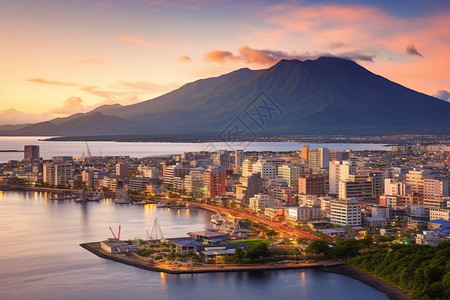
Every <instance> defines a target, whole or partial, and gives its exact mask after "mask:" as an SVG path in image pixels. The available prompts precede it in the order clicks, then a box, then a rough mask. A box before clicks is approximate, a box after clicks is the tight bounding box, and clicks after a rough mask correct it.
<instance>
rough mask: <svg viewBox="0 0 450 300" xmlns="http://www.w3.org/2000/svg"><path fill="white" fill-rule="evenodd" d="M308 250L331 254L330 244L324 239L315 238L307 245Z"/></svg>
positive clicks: (325, 254)
mask: <svg viewBox="0 0 450 300" xmlns="http://www.w3.org/2000/svg"><path fill="white" fill-rule="evenodd" d="M306 252H307V253H310V254H314V255H320V254H323V255H324V256H329V255H330V254H331V249H330V245H328V243H327V242H326V241H324V240H314V241H312V242H311V244H309V245H308V247H306Z"/></svg>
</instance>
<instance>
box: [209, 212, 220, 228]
mask: <svg viewBox="0 0 450 300" xmlns="http://www.w3.org/2000/svg"><path fill="white" fill-rule="evenodd" d="M210 222H211V223H213V224H215V225H222V223H223V218H222V216H221V215H220V214H219V213H217V214H215V215H212V216H211V219H210Z"/></svg>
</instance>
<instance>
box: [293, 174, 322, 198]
mask: <svg viewBox="0 0 450 300" xmlns="http://www.w3.org/2000/svg"><path fill="white" fill-rule="evenodd" d="M298 193H299V194H307V195H318V196H322V195H325V178H324V177H300V178H299V179H298Z"/></svg>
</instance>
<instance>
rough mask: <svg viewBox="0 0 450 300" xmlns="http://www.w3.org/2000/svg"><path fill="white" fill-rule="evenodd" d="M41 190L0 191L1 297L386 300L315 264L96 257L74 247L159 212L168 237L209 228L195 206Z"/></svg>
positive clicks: (144, 224)
mask: <svg viewBox="0 0 450 300" xmlns="http://www.w3.org/2000/svg"><path fill="white" fill-rule="evenodd" d="M48 196H49V195H48V194H47V193H45V192H29V191H3V192H0V237H1V241H2V243H1V246H0V299H5V300H19V299H23V300H29V299H49V300H50V299H55V300H56V299H58V300H60V299H65V300H71V299H74V300H75V299H108V300H123V299H127V300H134V299H136V300H137V299H158V300H166V299H167V300H169V299H170V300H179V299H200V300H201V299H217V300H222V299H223V300H225V299H226V300H229V299H248V300H250V299H261V300H263V299H270V300H272V299H280V300H281V299H283V300H284V299H304V300H306V299H307V300H329V299H333V300H336V299H337V300H339V299H343V300H344V299H345V300H352V299H355V300H356V299H357V300H359V299H365V300H384V299H388V297H387V295H386V294H383V293H382V292H380V291H378V290H376V289H374V288H372V287H370V286H368V285H366V284H364V283H362V282H360V281H357V280H354V279H351V278H348V277H346V276H343V275H339V274H333V273H327V272H323V271H321V270H315V269H298V270H279V271H251V272H249V271H247V272H232V273H204V274H189V275H186V274H184V275H173V274H165V273H160V272H152V271H148V270H142V269H138V268H135V267H132V266H128V265H123V264H121V263H118V262H114V261H110V260H106V259H102V258H99V257H97V256H95V255H94V254H92V253H90V252H88V251H86V250H84V249H83V248H81V247H80V246H79V244H80V243H85V242H94V241H100V240H103V239H106V238H108V237H112V233H111V231H110V229H109V227H111V228H112V229H113V230H114V231H115V233H117V231H118V227H119V225H121V229H122V230H121V238H122V239H133V238H135V237H140V238H144V239H145V238H146V237H147V230H148V231H150V232H151V228H152V225H153V223H154V220H155V219H158V222H159V224H160V227H161V230H162V233H163V235H164V236H165V237H181V236H187V235H186V234H187V232H189V231H199V230H203V229H204V228H207V227H210V226H211V224H210V223H209V219H210V216H211V213H210V212H207V211H204V210H201V209H198V208H190V209H174V208H157V207H156V205H154V204H148V205H117V204H114V202H113V200H111V199H104V200H102V201H100V202H89V203H78V202H74V201H71V200H65V201H55V200H48Z"/></svg>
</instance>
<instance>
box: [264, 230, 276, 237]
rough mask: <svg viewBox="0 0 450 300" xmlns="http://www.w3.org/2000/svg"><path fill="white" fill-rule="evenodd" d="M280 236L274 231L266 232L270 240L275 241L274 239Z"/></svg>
mask: <svg viewBox="0 0 450 300" xmlns="http://www.w3.org/2000/svg"><path fill="white" fill-rule="evenodd" d="M277 235H278V232H276V231H275V230H273V229H270V230H269V231H267V232H266V236H267V238H269V239H273V238H274V237H276V236H277Z"/></svg>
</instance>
